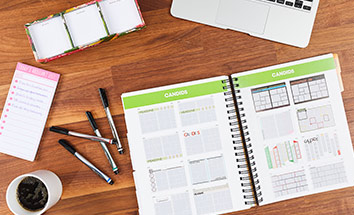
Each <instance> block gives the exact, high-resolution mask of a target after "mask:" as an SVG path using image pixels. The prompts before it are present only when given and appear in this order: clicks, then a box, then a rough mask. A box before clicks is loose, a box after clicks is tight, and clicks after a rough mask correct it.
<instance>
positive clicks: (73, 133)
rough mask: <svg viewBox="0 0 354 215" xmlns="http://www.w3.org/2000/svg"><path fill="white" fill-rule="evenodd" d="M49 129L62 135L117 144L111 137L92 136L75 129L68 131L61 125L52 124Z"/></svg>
mask: <svg viewBox="0 0 354 215" xmlns="http://www.w3.org/2000/svg"><path fill="white" fill-rule="evenodd" d="M49 130H50V131H53V132H56V133H59V134H64V135H68V136H74V137H81V138H84V139H88V140H92V141H97V142H105V143H109V144H117V141H116V140H114V139H113V140H112V139H108V138H103V137H97V136H92V135H89V134H82V133H78V132H75V131H69V130H67V129H65V128H61V127H57V126H52V127H50V128H49Z"/></svg>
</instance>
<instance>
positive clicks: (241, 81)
mask: <svg viewBox="0 0 354 215" xmlns="http://www.w3.org/2000/svg"><path fill="white" fill-rule="evenodd" d="M335 68H336V64H335V62H334V58H333V57H331V58H326V59H321V60H317V61H311V62H307V63H302V64H296V65H292V66H287V67H282V68H279V69H273V70H269V71H264V72H257V73H253V74H249V75H243V76H236V77H235V78H237V79H238V80H237V81H236V82H237V84H238V86H237V87H235V88H236V89H241V88H246V87H251V86H255V85H260V84H266V83H271V82H275V81H281V80H285V79H289V78H294V77H298V76H303V75H309V74H312V73H318V72H323V71H328V70H332V69H335ZM282 72H285V73H284V75H279V76H277V74H279V73H282ZM273 76H275V77H273Z"/></svg>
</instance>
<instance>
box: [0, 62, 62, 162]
mask: <svg viewBox="0 0 354 215" xmlns="http://www.w3.org/2000/svg"><path fill="white" fill-rule="evenodd" d="M59 77H60V75H59V74H57V73H53V72H49V71H46V70H43V69H39V68H36V67H32V66H28V65H25V64H22V63H18V64H17V67H16V71H15V74H14V76H13V79H12V83H11V85H10V89H9V92H8V96H7V98H6V102H5V105H4V108H3V110H2V115H1V121H0V152H2V153H5V154H8V155H12V156H15V157H18V158H22V159H25V160H29V161H34V159H35V157H36V153H37V149H38V146H39V143H40V140H41V137H42V133H43V129H44V127H45V124H46V121H47V117H48V113H49V109H50V107H51V103H52V100H53V97H54V93H55V90H56V87H57V84H58V81H59Z"/></svg>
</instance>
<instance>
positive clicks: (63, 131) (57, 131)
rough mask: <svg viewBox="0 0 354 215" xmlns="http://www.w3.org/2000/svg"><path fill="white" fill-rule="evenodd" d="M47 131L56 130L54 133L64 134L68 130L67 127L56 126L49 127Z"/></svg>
mask: <svg viewBox="0 0 354 215" xmlns="http://www.w3.org/2000/svg"><path fill="white" fill-rule="evenodd" d="M49 131H53V132H56V133H59V134H65V135H68V134H69V131H68V130H67V129H65V128H61V127H57V126H52V127H50V128H49Z"/></svg>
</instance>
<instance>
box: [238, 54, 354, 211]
mask: <svg viewBox="0 0 354 215" xmlns="http://www.w3.org/2000/svg"><path fill="white" fill-rule="evenodd" d="M232 80H233V84H234V87H235V92H236V96H237V100H238V101H237V103H240V104H239V108H242V109H243V110H242V111H240V114H243V118H242V117H241V119H245V120H246V121H245V126H247V127H248V130H247V132H248V135H247V136H246V138H250V143H251V144H252V145H253V147H252V149H253V155H254V157H255V165H256V166H257V169H258V179H259V181H260V186H261V191H262V196H261V199H262V201H260V205H262V204H268V203H272V202H277V201H281V200H286V199H290V198H295V197H300V196H304V195H309V194H314V193H319V192H324V191H329V190H333V189H339V188H344V187H348V186H353V185H354V167H353V163H354V155H353V146H352V142H351V137H350V133H349V128H348V123H347V119H346V115H345V110H344V106H343V101H342V96H341V85H340V81H339V79H338V76H337V72H336V58H335V56H334V55H332V54H329V55H324V56H319V57H314V58H310V59H305V60H301V61H296V62H291V63H286V64H282V65H278V66H273V67H268V68H263V69H257V70H253V71H248V72H243V73H238V74H234V75H232Z"/></svg>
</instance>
